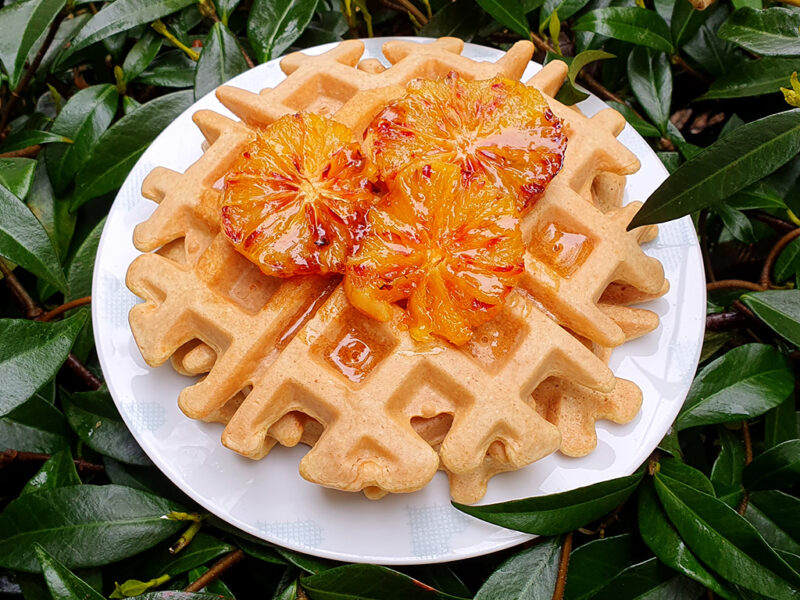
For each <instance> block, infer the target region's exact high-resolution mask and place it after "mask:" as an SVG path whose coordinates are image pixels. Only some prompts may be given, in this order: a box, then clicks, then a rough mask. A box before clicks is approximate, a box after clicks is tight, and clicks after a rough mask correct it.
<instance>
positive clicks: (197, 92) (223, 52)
mask: <svg viewBox="0 0 800 600" xmlns="http://www.w3.org/2000/svg"><path fill="white" fill-rule="evenodd" d="M246 70H247V62H246V61H245V60H244V56H242V51H241V49H240V48H239V42H237V41H236V36H234V35H233V34H232V33H231V31H230V29H228V28H227V27H225V26H224V25H223V24H222V23H214V25H213V26H212V27H211V31H209V32H208V35H207V36H206V39H205V42H203V52H202V53H201V54H200V60H198V61H197V69H196V70H195V73H194V97H195V99H199V98H200V97H202V96H205V95H206V94H207V93H208V92H210V91H211V90H213V89H214V88H216V87H218V86H220V85H222V84H223V83H225V82H226V81H228V80H229V79H231V78H232V77H235V76H236V75H238V74H239V73H242V72H243V71H246Z"/></svg>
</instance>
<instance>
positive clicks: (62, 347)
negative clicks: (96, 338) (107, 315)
mask: <svg viewBox="0 0 800 600" xmlns="http://www.w3.org/2000/svg"><path fill="white" fill-rule="evenodd" d="M86 316H87V313H86V311H79V312H78V313H76V314H75V315H73V316H71V317H69V318H68V319H64V320H63V321H57V322H55V323H39V322H37V321H28V320H25V319H0V339H3V340H14V343H13V344H0V381H2V382H3V393H2V394H0V415H6V414H8V413H10V412H11V411H12V410H14V409H15V408H16V407H18V406H19V405H20V404H22V403H23V402H25V401H26V400H27V399H28V398H30V397H31V396H33V394H34V392H36V390H38V389H39V388H40V387H42V386H43V385H44V384H45V383H47V382H48V381H50V380H51V379H52V378H53V376H54V375H55V374H56V372H57V371H58V369H59V368H60V367H61V365H62V364H63V362H64V361H65V360H66V359H67V355H68V354H69V351H70V348H72V343H73V342H74V341H75V337H76V336H77V335H78V332H79V331H80V330H81V327H83V324H84V323H85V321H86Z"/></svg>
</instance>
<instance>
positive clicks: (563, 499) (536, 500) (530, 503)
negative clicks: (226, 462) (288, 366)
mask: <svg viewBox="0 0 800 600" xmlns="http://www.w3.org/2000/svg"><path fill="white" fill-rule="evenodd" d="M641 479H642V472H641V471H637V472H636V473H634V474H633V475H629V476H627V477H620V478H617V479H610V480H608V481H602V482H600V483H596V484H594V485H589V486H586V487H581V488H578V489H575V490H571V491H569V492H562V493H560V494H551V495H549V496H536V497H533V498H526V499H523V500H512V501H510V502H501V503H499V504H485V505H482V506H467V505H465V504H458V503H456V502H453V506H455V507H456V508H457V509H458V510H461V511H463V512H465V513H467V514H468V515H472V516H473V517H477V518H479V519H483V520H484V521H488V522H489V523H494V524H495V525H500V526H502V527H508V528H509V529H516V530H517V531H524V532H526V533H535V534H539V535H558V534H561V533H566V532H568V531H572V530H573V529H577V528H578V527H582V526H584V525H586V524H587V523H591V522H592V521H595V520H596V519H599V518H600V517H602V516H603V515H605V514H608V513H610V512H611V511H612V510H614V509H615V508H616V507H617V506H619V505H620V504H621V503H622V501H623V500H625V499H626V498H627V497H628V496H630V495H631V494H632V493H633V492H634V490H635V489H636V487H637V486H638V485H639V482H640V481H641Z"/></svg>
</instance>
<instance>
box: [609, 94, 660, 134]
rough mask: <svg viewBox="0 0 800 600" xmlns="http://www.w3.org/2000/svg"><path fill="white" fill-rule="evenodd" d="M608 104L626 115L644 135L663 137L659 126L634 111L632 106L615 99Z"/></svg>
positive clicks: (632, 124) (633, 125) (629, 121)
mask: <svg viewBox="0 0 800 600" xmlns="http://www.w3.org/2000/svg"><path fill="white" fill-rule="evenodd" d="M607 104H608V105H609V106H611V107H612V108H614V109H615V110H617V111H618V112H619V113H621V114H622V115H623V116H624V117H625V120H626V121H627V122H628V123H630V124H631V127H633V128H634V129H635V130H636V132H637V133H638V134H639V135H641V136H642V137H661V132H660V131H659V130H658V127H655V126H653V125H651V124H650V123H648V122H647V121H645V120H644V119H642V118H641V117H639V116H638V115H637V114H636V113H635V112H633V110H632V109H631V107H630V106H628V105H626V104H620V103H619V102H614V101H613V100H612V101H609V102H608V103H607Z"/></svg>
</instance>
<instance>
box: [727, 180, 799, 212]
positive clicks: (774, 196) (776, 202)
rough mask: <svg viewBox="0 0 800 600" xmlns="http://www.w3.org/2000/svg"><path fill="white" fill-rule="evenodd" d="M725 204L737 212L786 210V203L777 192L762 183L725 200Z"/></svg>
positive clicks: (750, 186) (755, 184)
mask: <svg viewBox="0 0 800 600" xmlns="http://www.w3.org/2000/svg"><path fill="white" fill-rule="evenodd" d="M725 204H727V205H728V206H730V207H732V208H736V209H738V210H753V209H758V208H778V209H784V210H785V209H786V203H785V202H784V201H783V198H781V195H780V194H779V193H778V191H777V190H776V189H774V188H773V187H771V186H770V185H769V184H767V183H765V182H763V181H759V182H758V183H754V184H751V185H748V186H747V187H746V188H744V189H743V190H742V191H740V192H737V193H735V194H734V195H733V196H731V197H730V198H728V199H727V200H725Z"/></svg>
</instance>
